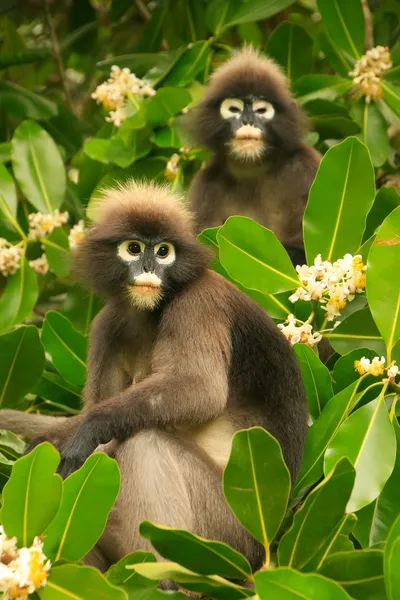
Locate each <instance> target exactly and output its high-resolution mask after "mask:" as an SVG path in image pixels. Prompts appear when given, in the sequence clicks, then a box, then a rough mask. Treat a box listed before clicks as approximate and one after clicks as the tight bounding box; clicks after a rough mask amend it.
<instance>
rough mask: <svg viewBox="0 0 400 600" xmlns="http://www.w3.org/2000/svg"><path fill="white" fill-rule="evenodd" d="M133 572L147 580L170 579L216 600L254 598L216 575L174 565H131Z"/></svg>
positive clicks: (246, 591)
mask: <svg viewBox="0 0 400 600" xmlns="http://www.w3.org/2000/svg"><path fill="white" fill-rule="evenodd" d="M133 568H134V570H135V571H136V572H137V573H139V575H143V577H147V578H148V579H155V580H156V581H159V580H160V579H172V581H176V582H177V583H180V584H182V586H183V587H184V588H186V589H188V590H192V591H193V592H201V593H202V594H205V595H206V596H210V597H211V598H216V599H217V600H240V599H242V598H248V597H250V596H254V591H253V590H250V589H249V588H245V587H242V586H240V585H236V584H234V583H232V582H231V581H229V580H227V579H223V578H222V577H219V576H218V575H198V574H197V573H193V571H189V569H185V567H181V566H180V565H178V564H176V563H168V562H162V563H147V564H140V565H133Z"/></svg>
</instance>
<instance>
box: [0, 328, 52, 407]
mask: <svg viewBox="0 0 400 600" xmlns="http://www.w3.org/2000/svg"><path fill="white" fill-rule="evenodd" d="M43 368H44V350H43V346H42V344H41V343H40V339H39V332H38V329H37V328H36V327H34V326H33V325H28V326H23V327H18V328H17V329H14V331H10V332H9V333H6V334H4V335H1V336H0V407H1V408H7V407H12V408H17V407H18V404H19V402H20V401H21V400H22V399H23V397H24V396H25V394H27V393H28V392H30V391H31V389H32V388H33V386H34V385H35V384H36V382H37V381H38V379H39V377H40V376H41V374H42V371H43Z"/></svg>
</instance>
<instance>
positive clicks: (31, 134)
mask: <svg viewBox="0 0 400 600" xmlns="http://www.w3.org/2000/svg"><path fill="white" fill-rule="evenodd" d="M12 164H13V170H14V174H15V177H16V179H17V181H18V184H19V186H20V188H21V190H22V191H23V193H24V194H25V196H26V197H27V198H28V200H29V202H30V203H31V204H32V205H33V206H34V207H35V208H36V209H37V210H38V211H40V212H43V213H51V212H52V211H53V210H54V209H56V208H59V207H60V205H61V204H62V202H63V200H64V196H65V189H66V175H65V167H64V164H63V161H62V158H61V155H60V152H59V150H58V148H57V146H56V144H55V143H54V140H53V139H52V138H51V137H50V136H49V134H48V133H47V131H45V130H44V129H42V128H41V127H40V126H39V125H38V124H37V123H35V122H33V121H23V122H22V123H21V124H20V125H18V127H17V129H16V130H15V133H14V136H13V139H12ZM49 165H51V169H50V168H49Z"/></svg>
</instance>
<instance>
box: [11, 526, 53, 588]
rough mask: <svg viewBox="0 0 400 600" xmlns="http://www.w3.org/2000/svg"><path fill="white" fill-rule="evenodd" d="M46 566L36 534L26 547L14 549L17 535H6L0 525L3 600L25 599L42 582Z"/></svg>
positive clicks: (47, 571)
mask: <svg viewBox="0 0 400 600" xmlns="http://www.w3.org/2000/svg"><path fill="white" fill-rule="evenodd" d="M50 566H51V563H50V561H49V560H47V558H46V556H45V554H43V542H42V540H41V539H40V538H39V537H36V538H35V539H34V541H33V544H32V546H30V547H29V548H17V538H15V537H14V538H8V537H7V536H6V534H5V533H4V529H3V527H2V526H1V525H0V591H1V592H3V593H4V596H3V599H4V600H11V599H15V598H20V599H25V598H27V597H28V595H29V594H33V592H34V591H35V590H37V589H39V588H41V587H43V586H44V585H46V582H47V576H48V573H49V570H50Z"/></svg>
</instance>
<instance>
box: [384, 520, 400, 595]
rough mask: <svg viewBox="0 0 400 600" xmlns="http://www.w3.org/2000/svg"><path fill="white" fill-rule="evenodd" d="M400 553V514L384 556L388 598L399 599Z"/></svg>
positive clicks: (391, 531)
mask: <svg viewBox="0 0 400 600" xmlns="http://www.w3.org/2000/svg"><path fill="white" fill-rule="evenodd" d="M399 554H400V515H399V516H398V518H397V519H396V521H395V522H394V524H393V527H392V528H391V530H390V533H389V536H388V539H387V542H386V547H385V552H384V557H383V572H384V574H385V585H386V591H387V595H388V600H397V599H398V590H399V585H400V574H399V563H398V559H399Z"/></svg>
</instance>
